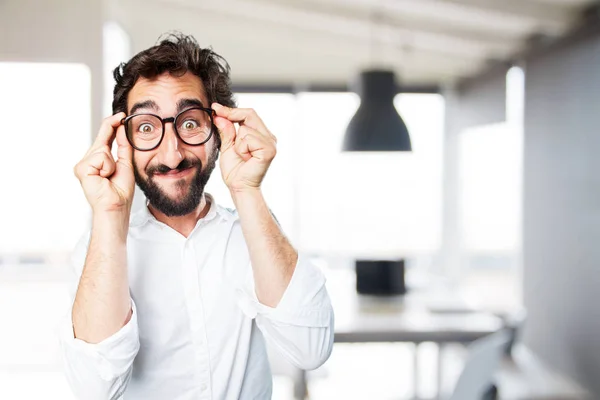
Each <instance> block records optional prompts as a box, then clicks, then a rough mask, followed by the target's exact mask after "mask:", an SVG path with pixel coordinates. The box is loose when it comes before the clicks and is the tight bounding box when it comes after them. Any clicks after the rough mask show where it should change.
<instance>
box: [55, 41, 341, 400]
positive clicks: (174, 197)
mask: <svg viewBox="0 0 600 400" xmlns="http://www.w3.org/2000/svg"><path fill="white" fill-rule="evenodd" d="M114 76H115V79H116V86H115V90H114V101H113V111H114V113H115V114H114V115H113V116H112V117H109V118H107V119H106V120H104V122H103V123H102V126H101V128H100V130H99V132H98V135H97V138H96V141H95V143H94V144H93V146H92V147H91V148H90V150H89V151H88V152H87V154H86V155H85V156H84V157H83V159H82V160H81V161H80V162H79V163H78V164H77V165H76V167H75V174H76V176H77V178H78V179H79V181H80V182H81V186H82V188H83V191H84V193H85V196H86V198H87V200H88V202H89V203H90V206H91V208H92V215H93V218H92V229H91V232H90V233H89V234H88V235H86V236H85V237H84V238H83V239H82V240H81V242H80V243H79V244H78V246H77V248H76V249H75V252H74V255H73V265H74V268H75V272H76V274H77V276H78V277H79V280H78V285H77V286H74V290H73V292H74V293H73V294H74V302H73V307H72V310H71V311H72V312H71V314H70V315H69V320H68V322H67V323H66V324H65V326H64V332H62V348H63V356H64V357H63V358H64V360H65V365H66V375H67V379H68V381H69V382H70V385H71V387H72V389H73V391H74V392H75V394H76V395H77V396H78V398H81V399H119V398H122V397H123V398H125V399H127V400H131V399H133V400H135V399H143V400H153V399H161V400H162V399H182V400H183V399H238V398H240V399H266V398H270V397H271V388H272V379H271V373H270V369H269V364H268V360H267V355H266V351H265V340H266V341H268V342H269V343H270V344H272V345H273V347H274V348H275V349H277V350H278V351H279V352H280V353H281V354H282V355H283V356H285V357H286V358H287V359H288V360H289V361H291V362H292V363H293V364H295V365H296V366H298V367H300V368H303V369H312V368H316V367H318V366H320V365H321V364H322V363H323V362H325V360H326V359H327V358H328V357H329V354H330V352H331V347H332V343H333V310H332V308H331V304H330V301H329V297H328V295H327V292H326V289H325V279H324V277H323V275H322V274H321V273H320V271H319V270H318V269H317V268H315V267H314V266H313V265H311V264H310V263H309V262H308V261H307V260H306V259H305V258H303V257H302V256H300V257H299V256H298V254H297V252H296V250H294V248H293V247H292V246H291V244H290V243H289V241H288V240H287V238H286V237H285V235H284V234H283V232H282V231H281V229H280V227H279V226H278V224H277V222H276V220H275V218H274V217H273V216H272V215H271V213H270V211H269V208H268V206H267V203H266V202H265V199H264V198H263V196H262V192H261V182H262V180H263V178H264V176H265V173H266V172H267V169H268V167H269V165H270V163H271V161H272V160H273V158H274V156H275V153H276V146H275V144H276V139H275V137H274V136H273V135H272V134H271V132H269V130H268V129H267V128H266V127H265V125H264V123H263V122H262V121H261V119H260V118H259V117H258V115H257V114H256V113H255V112H254V111H253V110H251V109H240V108H234V101H233V96H232V92H231V87H230V79H229V66H228V65H227V63H226V62H225V60H223V59H222V58H221V57H220V56H218V55H217V54H215V53H214V52H213V51H211V50H209V49H202V48H200V47H199V46H198V44H197V43H196V41H195V40H194V39H193V38H192V37H189V36H183V35H173V36H170V37H168V38H166V39H165V40H163V41H161V42H160V43H159V44H158V45H156V46H154V47H152V48H150V49H147V50H145V51H142V52H141V53H139V54H137V55H136V56H134V57H133V58H132V59H131V60H130V61H129V62H128V63H126V64H122V65H121V66H120V67H118V68H117V69H116V70H115V73H114ZM235 124H238V127H237V128H236V125H235ZM115 138H116V141H117V145H118V151H117V155H118V159H117V160H116V161H115V160H114V158H113V157H112V155H111V152H110V150H111V145H112V142H113V140H114V139H115ZM219 152H220V153H221V154H220V161H219V162H220V168H221V173H222V178H223V180H224V181H225V183H226V184H227V187H228V188H229V190H230V193H231V196H232V199H233V201H234V204H235V206H236V209H237V211H230V210H228V209H225V208H223V207H220V206H218V205H217V204H216V202H215V199H213V198H212V197H211V196H210V195H208V194H205V193H204V185H205V184H206V182H207V181H208V178H209V177H210V174H211V172H212V170H213V168H214V167H215V164H216V161H217V158H218V156H219ZM134 183H137V185H138V186H139V187H140V188H141V189H142V191H143V192H144V193H145V195H146V197H147V200H148V201H147V206H146V207H143V209H142V210H141V211H140V212H138V213H136V214H134V215H132V216H131V218H130V210H131V204H132V198H133V193H134ZM75 289H76V290H75Z"/></svg>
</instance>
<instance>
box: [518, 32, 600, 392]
mask: <svg viewBox="0 0 600 400" xmlns="http://www.w3.org/2000/svg"><path fill="white" fill-rule="evenodd" d="M599 71H600V35H598V34H596V36H595V37H591V38H588V39H586V40H585V41H580V42H579V43H575V44H571V45H570V46H569V47H565V48H563V49H558V50H555V51H554V52H552V53H550V54H546V55H545V56H541V57H538V58H536V59H533V60H530V61H529V62H528V63H527V65H526V72H525V75H526V79H525V81H526V86H525V93H526V100H525V153H524V167H525V176H524V209H523V215H524V243H523V246H524V247H523V252H524V259H523V264H524V303H525V306H526V307H527V308H528V311H529V320H528V322H527V324H526V330H525V337H524V338H525V341H526V342H527V344H528V345H529V346H531V347H532V348H533V349H534V350H535V351H536V352H537V353H538V354H539V355H541V356H542V357H543V358H544V359H546V360H547V361H549V362H550V363H551V364H552V365H554V366H556V367H558V368H560V369H561V370H562V371H564V372H567V373H568V374H569V375H571V376H573V377H575V378H576V379H578V380H579V381H581V382H582V383H584V384H585V385H587V386H588V387H589V388H591V389H593V390H594V392H595V396H594V398H599V397H600V380H599V379H598V376H599V371H600V334H599V332H600V307H599V295H598V293H599V292H600V290H599V289H600V245H598V241H599V240H600V156H599V151H600V134H599V127H600V113H599V112H598V110H599V107H600V73H599Z"/></svg>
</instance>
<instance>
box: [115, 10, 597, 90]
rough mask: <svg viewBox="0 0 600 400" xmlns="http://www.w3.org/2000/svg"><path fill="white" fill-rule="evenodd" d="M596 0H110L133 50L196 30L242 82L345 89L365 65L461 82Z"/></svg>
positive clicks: (412, 77)
mask: <svg viewBox="0 0 600 400" xmlns="http://www.w3.org/2000/svg"><path fill="white" fill-rule="evenodd" d="M591 3H594V1H593V0H379V1H377V0H280V1H276V0H211V1H208V0H120V1H117V0H114V1H113V2H111V3H110V4H109V17H110V18H112V19H114V20H116V21H117V22H118V23H120V24H121V25H122V27H123V28H124V29H125V30H126V31H127V33H128V34H129V36H130V38H131V44H132V50H133V51H134V52H137V51H139V50H142V49H144V48H147V47H149V46H151V45H153V44H154V43H155V42H156V40H157V38H158V37H159V36H160V34H161V33H164V32H167V31H171V30H179V31H182V32H184V33H190V34H193V35H194V36H195V37H196V39H197V40H198V41H199V43H200V44H201V45H202V46H212V47H213V49H214V50H215V51H216V52H217V53H219V54H221V55H222V56H224V57H225V58H226V59H227V60H228V62H229V63H230V65H231V68H232V76H233V80H234V83H236V84H249V85H299V86H301V85H331V86H336V85H346V84H348V83H349V82H351V80H352V79H353V78H354V77H355V76H356V74H357V72H358V71H360V70H361V69H363V68H367V67H386V68H393V69H394V70H395V71H396V72H397V73H398V76H399V80H400V82H401V83H402V84H403V85H407V86H420V85H423V86H426V85H440V84H446V83H452V82H457V81H459V80H461V79H464V78H468V77H472V76H474V75H476V74H478V73H480V72H482V71H484V70H485V69H486V68H487V67H489V65H491V64H493V63H494V62H496V63H497V61H508V60H510V59H512V58H513V56H514V55H515V54H518V53H520V52H522V51H523V50H524V49H525V48H526V46H527V44H528V43H529V39H530V38H531V37H537V36H539V35H542V36H544V37H546V36H548V37H559V36H561V35H564V34H565V33H566V32H567V31H568V30H569V29H570V28H572V27H573V26H574V24H576V23H577V22H578V21H579V17H580V15H581V13H582V11H583V10H584V9H585V8H586V7H587V6H589V5H590V4H591Z"/></svg>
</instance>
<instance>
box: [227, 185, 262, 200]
mask: <svg viewBox="0 0 600 400" xmlns="http://www.w3.org/2000/svg"><path fill="white" fill-rule="evenodd" d="M229 193H230V194H231V198H232V199H233V202H234V203H236V204H237V203H238V202H239V201H245V200H246V199H257V198H260V197H262V190H261V188H260V186H258V187H244V188H229Z"/></svg>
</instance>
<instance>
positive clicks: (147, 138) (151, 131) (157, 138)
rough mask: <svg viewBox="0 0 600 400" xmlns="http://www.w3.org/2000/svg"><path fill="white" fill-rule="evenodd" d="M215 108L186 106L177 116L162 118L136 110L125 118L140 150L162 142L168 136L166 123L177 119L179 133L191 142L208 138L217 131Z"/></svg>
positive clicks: (130, 136) (129, 135)
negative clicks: (135, 112) (214, 120)
mask: <svg viewBox="0 0 600 400" xmlns="http://www.w3.org/2000/svg"><path fill="white" fill-rule="evenodd" d="M213 115H215V110H213V109H212V108H204V107H191V108H186V109H185V110H183V111H181V112H180V113H179V114H177V115H176V116H174V117H169V118H161V117H159V116H158V115H155V114H149V113H142V114H133V115H130V116H128V117H126V118H123V119H122V120H121V123H122V124H123V125H125V133H126V135H127V140H128V141H129V143H130V144H131V146H132V147H133V148H134V149H136V150H139V151H150V150H154V149H156V148H157V147H158V146H160V143H161V142H162V140H163V138H164V137H165V124H166V123H168V122H172V123H173V128H174V130H175V134H176V135H177V136H178V137H179V139H181V141H182V142H184V143H185V144H188V145H190V146H200V145H203V144H204V143H206V142H208V140H209V139H210V138H211V136H212V135H213V132H214V123H213Z"/></svg>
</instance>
